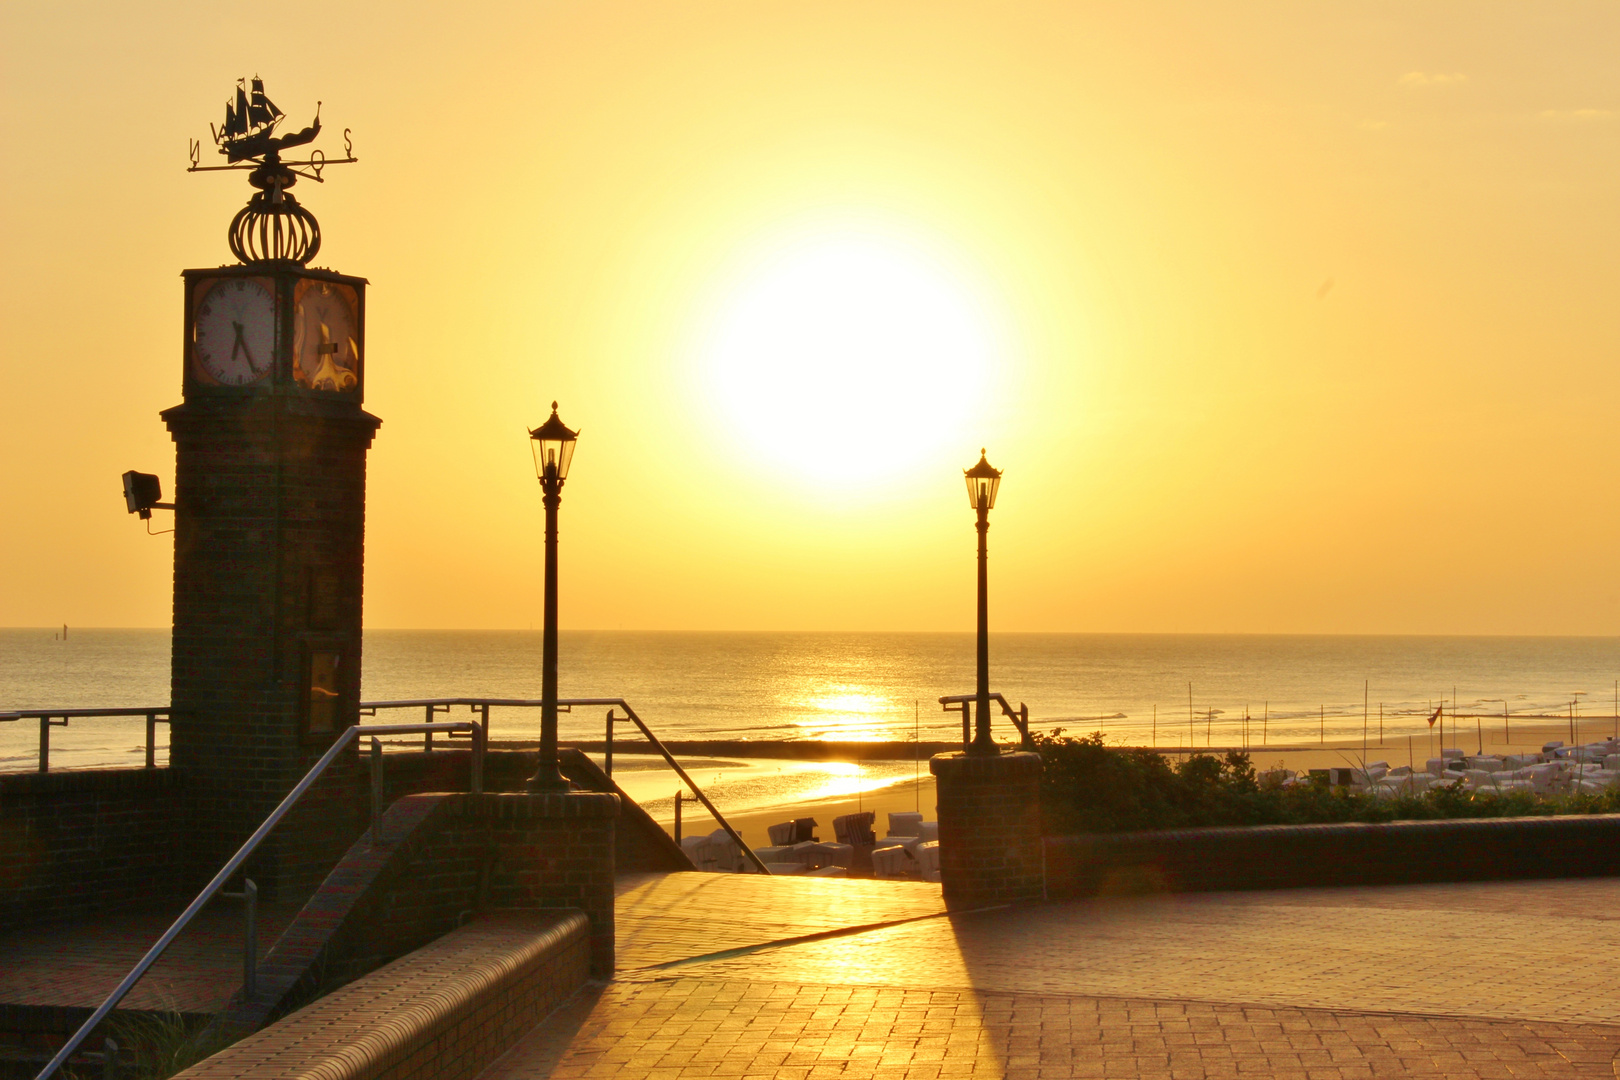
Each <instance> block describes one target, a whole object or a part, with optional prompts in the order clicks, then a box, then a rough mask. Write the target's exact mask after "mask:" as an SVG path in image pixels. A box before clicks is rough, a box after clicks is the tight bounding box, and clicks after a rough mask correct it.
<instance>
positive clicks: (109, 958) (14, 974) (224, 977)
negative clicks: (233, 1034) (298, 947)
mask: <svg viewBox="0 0 1620 1080" xmlns="http://www.w3.org/2000/svg"><path fill="white" fill-rule="evenodd" d="M182 907H183V905H182V906H181V907H175V908H172V909H170V908H164V909H154V910H138V911H131V912H123V913H119V914H112V915H102V916H98V917H97V918H96V919H94V920H92V921H85V922H74V923H61V924H57V925H52V926H40V927H32V928H29V929H25V930H20V931H16V930H14V931H11V932H10V933H6V934H4V935H3V936H0V1007H3V1006H8V1005H10V1006H25V1007H37V1006H54V1007H66V1008H74V1009H78V1008H83V1009H93V1008H95V1007H96V1006H97V1005H100V1004H101V1003H102V1001H104V1000H105V999H106V997H107V995H108V994H110V993H112V991H113V989H114V988H115V987H116V986H117V985H118V982H119V980H120V979H122V978H123V977H124V976H125V975H127V974H129V969H130V968H132V967H134V966H135V963H136V961H138V960H139V959H140V958H141V957H142V956H143V955H145V953H146V950H147V949H149V948H151V947H152V946H153V944H155V943H156V942H157V939H158V938H160V937H162V936H163V932H164V931H165V930H167V929H168V928H169V926H170V925H171V924H172V923H173V922H174V920H175V918H176V916H178V915H179V914H180V911H181V909H182ZM297 911H298V909H297V907H296V906H294V905H272V904H261V905H260V906H259V913H258V939H259V955H260V956H263V955H264V954H265V952H266V951H268V950H269V948H270V946H271V944H273V943H274V942H275V940H276V938H278V937H279V936H281V932H282V930H284V929H286V926H287V923H289V922H290V921H291V920H292V917H293V916H294V915H295V914H297ZM242 938H243V912H242V905H241V903H240V902H236V901H230V900H216V901H214V903H212V904H210V905H209V906H208V907H207V908H206V909H204V910H203V911H202V913H201V914H199V915H198V916H197V918H196V919H195V920H193V922H192V924H191V925H190V926H188V927H187V928H186V930H185V932H184V933H182V934H181V935H180V936H179V937H178V938H176V939H175V940H174V943H173V944H172V945H170V946H169V948H168V950H167V951H166V952H165V953H164V954H163V956H162V958H161V959H159V960H158V962H157V963H156V964H154V965H152V969H151V970H150V971H148V972H147V973H146V977H145V978H144V979H142V980H141V981H140V982H139V983H136V984H135V989H133V990H131V991H130V993H129V996H128V997H126V998H125V999H124V1003H123V1005H122V1008H125V1009H150V1010H156V1011H161V1012H184V1013H213V1012H217V1011H218V1010H219V1009H220V1008H221V1007H222V1006H223V1005H224V1003H225V1002H226V1000H228V999H229V998H230V996H231V995H232V994H234V993H235V992H236V991H237V989H239V988H240V987H241V985H242Z"/></svg>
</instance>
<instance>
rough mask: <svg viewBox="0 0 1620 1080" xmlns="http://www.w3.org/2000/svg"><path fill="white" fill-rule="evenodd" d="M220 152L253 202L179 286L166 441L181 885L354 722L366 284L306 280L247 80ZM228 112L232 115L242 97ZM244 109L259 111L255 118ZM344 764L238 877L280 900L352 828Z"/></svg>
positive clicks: (209, 864) (266, 117)
mask: <svg viewBox="0 0 1620 1080" xmlns="http://www.w3.org/2000/svg"><path fill="white" fill-rule="evenodd" d="M253 95H254V96H253V98H252V100H251V102H250V103H249V104H248V109H249V112H248V113H244V114H243V115H242V116H241V117H237V116H236V114H235V113H233V112H232V111H231V109H230V108H229V107H228V109H227V124H226V127H225V129H223V130H221V131H220V132H219V142H220V146H221V153H222V154H227V156H228V158H229V160H230V161H232V162H237V161H246V162H247V163H248V165H247V166H244V167H253V172H252V174H251V176H250V177H249V179H250V181H251V182H252V183H253V185H254V187H256V188H258V189H259V190H258V193H257V194H256V195H254V197H253V198H252V200H251V201H250V202H249V203H248V205H247V206H246V207H245V208H244V209H243V210H242V211H241V212H240V213H238V214H237V217H236V220H235V221H233V222H232V224H231V231H230V245H231V250H232V252H233V253H234V254H235V255H236V256H237V258H238V260H239V264H238V265H234V266H225V267H220V268H217V269H212V270H188V271H186V272H185V273H184V275H183V277H184V280H185V339H184V348H183V356H182V366H183V377H182V382H181V390H182V394H183V396H184V402H183V403H182V404H180V405H178V406H176V407H175V408H172V409H169V410H167V411H165V412H164V413H163V414H162V416H163V420H164V422H165V423H166V424H167V425H168V428H169V431H170V432H171V434H172V435H173V437H174V442H175V507H176V512H175V554H174V639H173V657H172V661H171V694H172V697H171V702H172V705H173V708H174V713H173V719H172V721H171V737H170V765H171V767H172V768H174V769H176V770H177V771H178V772H179V773H180V774H181V775H182V776H183V777H184V782H185V785H186V788H187V791H188V793H189V797H190V800H191V802H192V806H193V811H194V812H193V814H192V821H193V828H192V830H191V835H190V841H191V843H190V847H191V854H192V856H193V857H192V859H191V860H190V861H191V863H192V865H193V869H194V871H195V872H196V873H198V874H199V875H202V876H206V875H208V874H211V873H213V872H214V871H215V870H217V869H218V867H219V866H220V865H221V864H222V863H223V862H224V861H225V859H227V858H228V857H229V856H230V854H231V852H233V851H234V850H235V849H236V848H237V847H238V846H239V845H240V844H241V843H242V841H243V840H245V839H246V838H247V837H248V835H249V834H250V833H251V832H252V831H253V829H254V828H255V827H256V826H257V825H258V824H259V823H260V822H261V821H263V820H264V818H265V817H266V816H267V815H268V814H269V813H270V811H271V810H272V809H274V807H275V806H276V804H277V803H278V802H279V801H280V800H281V799H282V797H283V796H285V795H286V794H287V792H288V791H289V790H290V789H291V788H292V787H293V785H294V784H296V783H297V781H298V780H299V778H301V777H302V776H303V775H304V773H305V772H306V771H307V770H308V768H309V767H310V765H312V764H313V763H314V762H315V760H316V759H317V758H318V757H319V756H320V755H321V754H322V753H323V752H324V751H325V750H326V749H327V748H328V747H329V746H330V745H331V743H332V740H333V739H334V738H336V737H337V736H338V735H339V734H340V733H341V732H342V731H343V730H344V729H345V728H347V727H349V726H351V725H353V724H354V723H356V722H357V720H358V712H359V693H360V630H361V582H362V577H363V572H364V543H365V505H366V452H367V450H368V449H369V447H370V445H371V440H372V437H373V435H374V434H375V433H376V430H377V427H378V425H379V424H380V423H381V421H380V420H378V419H377V418H376V417H374V416H372V415H370V414H369V413H367V412H365V411H364V410H363V409H362V408H361V400H362V396H363V393H364V390H365V362H364V361H365V286H366V282H365V280H364V279H362V278H356V277H347V276H344V275H342V274H335V273H330V272H327V271H324V270H312V269H308V268H307V267H306V264H307V263H308V261H309V260H310V259H311V258H312V257H313V256H314V255H315V253H316V251H318V250H319V248H320V229H319V226H318V225H317V224H316V222H315V219H314V217H313V216H311V215H310V214H309V212H308V211H306V210H304V209H303V208H302V207H300V206H299V205H298V203H297V201H296V200H295V199H294V198H293V197H292V195H291V193H290V192H289V191H287V188H290V187H291V186H292V185H293V184H294V183H295V182H296V176H297V175H299V174H298V173H295V172H294V169H295V168H296V167H297V166H298V165H300V164H301V163H299V162H286V163H283V162H282V161H281V160H280V155H279V151H280V150H281V149H282V148H283V147H285V146H288V145H297V143H298V142H299V141H302V142H308V141H311V140H312V139H313V138H314V135H315V134H318V133H319V129H320V124H319V120H318V119H317V121H316V123H315V125H314V126H313V128H306V129H304V131H303V132H300V133H298V134H296V135H288V136H282V137H281V138H280V139H277V138H274V137H272V136H271V134H270V133H271V132H273V130H274V126H275V123H276V122H278V121H279V118H280V115H281V114H280V112H279V110H276V109H275V106H274V105H273V104H270V103H269V100H268V99H267V98H265V97H264V96H263V86H262V84H261V83H259V81H258V80H254V87H253ZM238 99H239V102H238V103H239V104H240V103H241V102H242V101H243V100H245V99H244V97H243V94H242V92H241V91H239V92H238ZM255 110H256V111H255ZM312 132H313V133H312ZM357 768H358V765H357V760H356V756H355V754H353V753H350V754H348V755H346V757H345V758H344V759H342V760H340V761H338V762H335V763H334V765H333V767H332V769H331V770H330V771H329V773H328V778H327V779H326V780H325V781H323V783H322V784H321V785H319V786H318V788H317V789H316V790H315V791H314V792H311V794H310V796H309V797H306V799H305V800H304V801H303V803H301V804H300V809H299V810H297V811H295V812H294V814H293V815H291V816H290V817H289V818H287V819H286V820H284V821H283V822H282V823H281V825H280V826H279V827H278V828H277V830H276V832H275V833H273V834H272V837H271V840H270V841H268V842H267V844H266V846H265V847H263V848H261V849H260V854H259V855H258V856H256V858H255V861H254V862H253V863H251V864H250V867H249V871H250V873H251V875H252V876H253V877H254V878H255V880H256V881H257V882H258V884H259V886H260V888H261V890H264V891H266V892H267V893H268V895H270V896H272V897H278V898H281V899H291V898H295V897H297V896H298V895H300V894H302V893H305V892H307V891H309V890H311V889H312V888H313V887H314V886H315V885H316V884H318V883H319V882H320V880H321V879H322V878H323V877H324V876H325V874H326V872H327V870H329V869H330V868H331V866H332V864H333V863H334V862H335V861H336V859H337V857H338V856H339V855H340V854H341V853H342V851H343V849H344V848H345V847H346V846H347V845H348V843H349V842H350V841H351V840H352V839H353V837H354V835H355V833H356V831H357V829H358V828H359V824H358V816H359V804H358V802H357V799H356V793H357V790H358V789H357V785H356V783H355V781H356V779H357Z"/></svg>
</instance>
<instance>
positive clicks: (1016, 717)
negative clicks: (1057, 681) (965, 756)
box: [939, 694, 1035, 750]
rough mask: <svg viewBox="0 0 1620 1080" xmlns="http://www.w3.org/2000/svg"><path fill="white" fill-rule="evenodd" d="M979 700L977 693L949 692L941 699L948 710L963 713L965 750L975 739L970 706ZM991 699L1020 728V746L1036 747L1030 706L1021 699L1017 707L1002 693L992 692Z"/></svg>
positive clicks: (1021, 747) (963, 747)
mask: <svg viewBox="0 0 1620 1080" xmlns="http://www.w3.org/2000/svg"><path fill="white" fill-rule="evenodd" d="M978 700H979V695H977V694H948V695H946V696H945V697H942V698H940V699H939V703H940V704H941V705H942V706H944V708H945V711H946V712H959V713H961V714H962V749H963V750H966V749H967V748H968V744H969V743H971V742H972V741H973V730H972V724H973V718H972V716H971V715H970V713H971V712H972V709H971V708H970V706H972V704H973V703H974V702H975V701H978ZM990 700H991V701H994V702H997V703H999V704H1000V705H1001V711H1002V713H1004V714H1005V715H1006V717H1007V718H1008V719H1009V720H1011V721H1012V722H1013V727H1015V728H1017V729H1018V735H1019V743H1018V748H1019V749H1020V750H1033V749H1035V740H1033V739H1031V738H1030V737H1029V706H1028V705H1025V704H1024V703H1023V702H1021V701H1020V702H1019V703H1018V708H1016V709H1015V708H1013V707H1012V706H1011V705H1009V704H1008V703H1007V699H1006V698H1004V697H1002V696H1001V695H1000V694H991V695H990Z"/></svg>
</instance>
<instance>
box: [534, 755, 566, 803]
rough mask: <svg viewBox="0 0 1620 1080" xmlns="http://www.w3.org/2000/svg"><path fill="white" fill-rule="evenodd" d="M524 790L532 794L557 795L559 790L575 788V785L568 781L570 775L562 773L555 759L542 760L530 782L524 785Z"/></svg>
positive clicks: (564, 790)
mask: <svg viewBox="0 0 1620 1080" xmlns="http://www.w3.org/2000/svg"><path fill="white" fill-rule="evenodd" d="M523 790H524V791H526V792H528V793H529V794H530V795H556V794H558V793H559V792H567V791H571V790H573V785H571V784H570V783H569V782H568V777H566V776H564V775H563V774H562V770H560V769H558V768H557V763H556V762H555V761H546V762H541V764H540V767H539V768H538V769H536V770H535V771H534V775H533V776H531V777H529V780H528V782H527V783H526V784H524V785H523Z"/></svg>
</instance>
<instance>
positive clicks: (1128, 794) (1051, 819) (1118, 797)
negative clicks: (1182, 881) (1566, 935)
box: [1033, 728, 1620, 836]
mask: <svg viewBox="0 0 1620 1080" xmlns="http://www.w3.org/2000/svg"><path fill="white" fill-rule="evenodd" d="M1033 737H1034V741H1035V746H1036V749H1037V750H1038V751H1039V752H1040V755H1041V760H1042V763H1043V766H1044V769H1043V771H1042V773H1041V812H1042V816H1043V819H1044V826H1045V831H1046V833H1047V834H1048V835H1050V836H1071V835H1077V834H1081V833H1111V832H1137V831H1147V830H1153V829H1189V828H1198V827H1204V826H1213V825H1318V824H1328V823H1334V822H1347V821H1366V822H1379V821H1407V820H1435V819H1442V818H1496V817H1526V816H1536V815H1539V816H1550V815H1552V814H1608V813H1615V812H1620V791H1617V790H1614V789H1610V790H1608V791H1604V792H1601V793H1585V792H1582V793H1577V794H1573V795H1564V796H1539V795H1534V794H1531V793H1529V792H1523V791H1513V792H1504V793H1496V792H1488V791H1472V790H1470V789H1468V788H1466V787H1464V786H1463V784H1462V781H1461V780H1458V781H1456V782H1455V783H1451V784H1445V785H1442V786H1439V787H1434V788H1430V789H1429V790H1428V791H1425V792H1423V793H1422V794H1419V795H1402V796H1399V797H1397V798H1376V797H1374V796H1372V795H1370V794H1365V793H1362V792H1358V791H1356V790H1354V789H1351V788H1343V787H1329V786H1328V785H1327V784H1325V783H1311V784H1291V785H1289V786H1287V787H1270V786H1262V785H1261V784H1260V783H1259V782H1258V781H1257V778H1256V776H1255V770H1254V765H1253V763H1252V762H1251V761H1250V760H1249V755H1248V754H1246V753H1243V752H1240V751H1233V752H1231V753H1228V754H1226V755H1225V756H1224V757H1215V756H1213V755H1210V754H1190V755H1188V756H1187V757H1186V758H1183V759H1182V760H1181V761H1179V762H1177V763H1175V764H1174V765H1172V764H1171V763H1170V762H1169V760H1167V759H1166V758H1165V757H1164V756H1163V755H1162V754H1159V753H1157V752H1155V751H1152V750H1127V749H1117V750H1116V749H1110V748H1108V747H1106V746H1104V745H1103V741H1102V735H1101V734H1095V735H1089V736H1086V737H1084V738H1074V737H1066V736H1064V734H1063V729H1062V728H1054V729H1053V731H1052V732H1051V734H1049V735H1042V734H1038V733H1037V734H1035V735H1034V736H1033Z"/></svg>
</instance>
